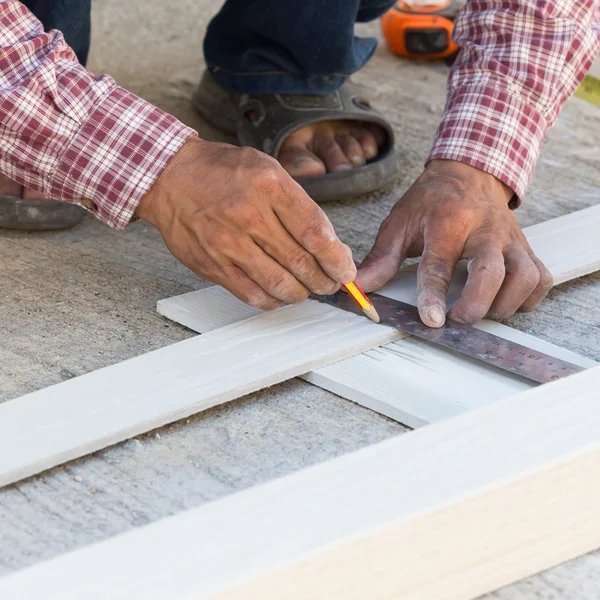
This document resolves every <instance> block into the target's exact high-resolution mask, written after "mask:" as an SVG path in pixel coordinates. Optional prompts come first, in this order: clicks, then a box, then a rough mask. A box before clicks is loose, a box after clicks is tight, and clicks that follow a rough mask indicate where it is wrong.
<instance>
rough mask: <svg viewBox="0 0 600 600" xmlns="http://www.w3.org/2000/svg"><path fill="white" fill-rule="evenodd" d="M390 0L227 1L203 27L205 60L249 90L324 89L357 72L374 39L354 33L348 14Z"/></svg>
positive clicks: (233, 86)
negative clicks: (205, 26) (315, 0)
mask: <svg viewBox="0 0 600 600" xmlns="http://www.w3.org/2000/svg"><path fill="white" fill-rule="evenodd" d="M392 4H393V1H390V0H363V1H362V2H361V1H360V0H327V1H324V2H303V1H301V0H299V1H293V0H287V1H286V2H281V1H279V0H255V1H254V2H248V0H227V2H225V5H224V6H223V8H222V9H221V12H219V14H218V15H217V16H216V17H215V18H214V19H213V20H212V22H211V23H210V25H209V26H208V30H207V33H206V38H205V41H204V55H205V58H206V63H207V65H208V68H209V70H210V72H211V73H212V75H213V77H214V78H215V80H216V81H217V82H218V83H219V84H220V85H221V86H223V87H224V88H226V89H228V90H234V91H239V92H249V93H259V94H260V93H268V94H273V93H291V94H327V93H329V92H332V91H334V90H336V89H337V88H338V87H339V86H340V85H341V84H342V83H343V82H344V80H345V79H346V77H347V76H348V75H351V74H352V73H355V72H356V71H358V70H359V69H360V68H361V67H362V66H363V65H364V64H365V63H366V62H367V61H368V59H369V58H370V57H371V55H372V54H373V52H374V51H375V48H376V46H377V40H376V39H375V38H359V37H356V36H355V35H354V24H355V22H356V21H362V22H364V21H370V20H373V19H375V18H377V17H378V16H380V15H381V14H383V13H384V12H385V11H386V10H387V9H388V8H390V6H391V5H392Z"/></svg>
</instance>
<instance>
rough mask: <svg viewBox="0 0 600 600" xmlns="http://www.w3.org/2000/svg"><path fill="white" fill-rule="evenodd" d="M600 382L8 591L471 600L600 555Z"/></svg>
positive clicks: (44, 571) (586, 376)
mask: <svg viewBox="0 0 600 600" xmlns="http://www.w3.org/2000/svg"><path fill="white" fill-rule="evenodd" d="M599 472H600V368H594V369H590V370H588V371H586V372H584V373H581V374H578V375H575V376H573V377H571V378H569V379H566V380H562V381H558V382H556V383H551V384H548V385H545V386H541V387H538V388H536V389H534V390H530V391H528V392H525V393H523V394H519V395H516V396H513V397H511V398H508V399H505V400H502V401H500V402H497V403H495V404H492V405H490V406H487V407H485V408H482V409H481V410H478V411H473V412H471V413H467V414H464V415H461V416H459V417H455V418H452V419H448V420H447V421H444V422H442V423H437V424H435V425H431V426H430V427H425V428H423V429H421V430H418V431H415V432H411V433H407V434H404V435H401V436H399V437H397V438H394V439H391V440H388V441H386V442H382V443H380V444H376V445H374V446H371V447H368V448H365V449H362V450H359V451H357V452H354V453H351V454H347V455H345V456H342V457H340V458H336V459H334V460H332V461H329V462H326V463H322V464H320V465H317V466H314V467H311V468H309V469H305V470H302V471H299V472H296V473H294V474H292V475H289V476H287V477H283V478H281V479H278V480H275V481H272V482H269V483H267V484H263V485H260V486H256V487H254V488H251V489H249V490H247V491H243V492H241V493H238V494H234V495H232V496H229V497H227V498H225V499H223V500H220V501H217V502H214V503H209V504H205V505H203V506H201V507H199V508H196V509H193V510H190V511H187V512H184V513H181V514H179V515H177V516H174V517H170V518H167V519H164V520H161V521H158V522H156V523H153V524H151V525H148V526H145V527H143V528H140V529H138V530H134V531H132V532H130V533H126V534H124V535H120V536H118V537H115V538H112V539H110V540H108V541H106V542H103V543H100V544H97V545H95V546H91V547H89V548H86V549H83V550H79V551H76V552H74V553H71V554H67V555H63V556H61V557H58V558H57V559H54V560H51V561H49V562H46V563H42V564H39V565H37V566H34V567H32V568H29V569H26V570H23V571H21V572H17V573H16V574H14V575H11V576H9V577H6V578H4V579H0V598H2V599H3V600H16V599H19V600H20V599H23V598H27V599H28V600H35V599H37V598H43V599H44V600H59V599H60V600H79V599H80V598H85V599H86V600H101V599H102V600H103V599H105V598H111V599H120V598H122V599H125V598H126V599H127V600H133V599H137V598H139V599H143V600H164V598H170V599H172V600H184V599H185V600H188V599H194V600H208V599H211V600H311V599H312V600H316V599H321V598H327V599H328V600H364V599H365V598H373V599H376V600H397V599H399V598H402V600H434V599H435V600H437V599H440V598H443V599H444V600H468V599H471V598H475V597H478V596H480V595H481V594H484V593H487V592H489V591H491V590H493V589H496V588H498V587H500V586H503V585H506V584H508V583H511V582H513V581H516V580H519V579H522V578H524V577H526V576H529V575H532V574H534V573H536V572H539V571H541V570H544V569H547V568H549V567H552V566H554V565H556V564H558V563H560V562H563V561H565V560H568V559H571V558H573V557H575V556H578V555H580V554H583V553H585V552H588V551H590V550H592V549H594V548H597V547H598V546H600V511H598V506H600V478H599V477H598V473H599Z"/></svg>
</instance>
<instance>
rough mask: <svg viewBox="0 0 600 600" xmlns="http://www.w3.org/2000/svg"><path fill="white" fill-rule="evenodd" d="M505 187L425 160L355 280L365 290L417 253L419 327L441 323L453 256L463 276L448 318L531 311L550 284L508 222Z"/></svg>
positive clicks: (470, 319)
mask: <svg viewBox="0 0 600 600" xmlns="http://www.w3.org/2000/svg"><path fill="white" fill-rule="evenodd" d="M511 196H512V191H511V190H510V189H509V188H508V187H507V186H505V185H504V184H503V183H501V182H500V181H499V180H498V179H496V178H495V177H493V176H492V175H489V174H487V173H485V172H484V171H480V170H479V169H476V168H474V167H470V166H468V165H465V164H462V163H459V162H456V161H449V160H439V161H432V162H431V163H429V165H428V166H427V168H426V169H425V171H424V172H423V174H422V175H421V176H420V177H419V179H417V181H416V182H415V183H414V184H413V185H412V187H411V188H410V189H409V190H408V191H407V192H406V194H405V195H404V196H403V197H402V198H401V199H400V200H399V201H398V203H397V204H396V205H395V206H394V208H393V209H392V212H391V213H390V215H389V217H388V218H387V219H386V220H385V221H384V222H383V224H382V226H381V228H380V230H379V233H378V235H377V239H376V241H375V244H374V246H373V248H372V249H371V251H370V253H369V255H368V256H367V257H366V258H365V260H364V262H363V263H362V267H361V269H360V271H359V273H358V278H357V281H358V283H359V284H360V285H362V287H363V288H364V289H365V291H373V290H376V289H377V288H379V287H381V286H382V285H383V284H384V283H386V282H387V281H388V280H389V279H391V278H392V277H393V276H394V275H395V273H396V271H397V270H398V268H399V267H400V265H401V264H402V262H403V261H404V259H405V258H407V257H414V256H419V255H422V258H421V263H420V265H419V269H418V284H417V299H418V307H419V314H420V315H421V319H422V320H423V322H424V323H425V324H426V325H429V326H430V327H440V326H441V325H443V323H444V321H445V313H446V293H447V291H448V286H449V284H450V279H451V277H452V274H453V272H454V269H455V267H456V263H457V262H458V261H459V260H460V259H463V258H465V259H468V261H469V262H468V271H469V276H468V280H467V284H466V286H465V288H464V290H463V292H462V294H461V297H460V299H459V300H458V301H457V302H456V304H455V305H454V306H453V308H452V310H451V311H450V313H449V316H450V317H451V318H453V319H457V320H459V321H463V322H465V323H474V322H476V321H478V320H479V319H482V318H483V317H485V316H486V315H489V316H491V317H493V318H498V319H499V318H505V317H508V316H510V315H512V314H513V313H514V312H515V311H517V310H522V311H529V310H533V309H534V308H535V307H536V306H537V305H538V304H539V303H540V302H541V301H542V300H543V299H544V298H545V296H546V294H547V293H548V290H549V289H550V288H551V287H552V276H551V275H550V273H549V271H548V269H546V267H545V266H544V265H543V264H542V262H541V261H540V260H539V259H538V258H537V257H536V256H535V254H534V253H533V251H532V250H531V248H530V246H529V244H528V243H527V240H526V239H525V236H524V235H523V232H522V231H521V229H520V227H519V226H518V225H517V223H516V221H515V217H514V215H513V213H512V211H511V210H510V209H509V208H508V201H509V200H510V197H511Z"/></svg>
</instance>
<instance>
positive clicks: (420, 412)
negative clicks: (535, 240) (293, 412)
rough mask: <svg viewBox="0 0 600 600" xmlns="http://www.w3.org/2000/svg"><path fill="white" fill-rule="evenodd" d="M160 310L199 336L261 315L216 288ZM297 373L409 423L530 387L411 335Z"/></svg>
mask: <svg viewBox="0 0 600 600" xmlns="http://www.w3.org/2000/svg"><path fill="white" fill-rule="evenodd" d="M413 278H414V271H413V268H410V269H405V270H403V271H402V274H401V275H400V276H399V278H398V279H397V280H396V282H395V283H394V284H393V285H390V286H387V287H386V289H384V290H383V292H384V293H386V294H387V295H391V296H393V297H396V298H397V299H400V300H404V301H407V300H411V298H412V297H413V290H414V286H415V282H414V281H413ZM455 293H457V291H456V289H455ZM412 299H414V298H412ZM158 312H159V313H160V314H162V315H164V316H166V317H168V318H169V319H171V320H173V321H176V322H177V323H180V324H182V325H184V326H186V327H188V328H190V329H192V330H194V331H197V332H198V333H206V332H208V331H212V330H214V329H217V328H219V327H222V326H225V325H228V324H230V323H235V322H237V321H238V320H241V319H244V318H248V317H249V316H252V315H256V314H259V313H260V311H258V310H257V309H255V308H252V307H250V306H247V305H245V304H244V303H242V302H240V301H239V300H237V298H235V297H234V296H232V295H231V294H230V293H229V292H227V291H226V290H224V289H223V288H220V287H217V286H214V287H211V288H206V289H203V290H199V291H196V292H190V293H188V294H183V295H182V296H175V297H173V298H167V299H166V300H160V301H159V303H158ZM477 327H478V328H480V329H484V330H486V331H489V332H490V333H494V334H495V335H498V336H500V337H504V338H506V339H510V340H512V341H514V342H517V343H519V344H523V345H524V346H527V347H529V348H532V349H534V350H538V351H541V352H545V353H546V354H549V355H551V356H556V357H557V358H561V359H563V360H567V361H569V362H572V363H574V364H578V365H580V366H582V367H592V366H594V365H596V363H595V362H594V361H593V360H591V359H589V358H585V357H583V356H580V355H578V354H576V353H574V352H571V351H569V350H566V349H564V348H560V347H559V346H556V345H554V344H551V343H549V342H546V341H544V340H541V339H539V338H536V337H534V336H531V335H528V334H526V333H522V332H520V331H518V330H516V329H512V328H510V327H506V326H505V325H502V324H500V323H494V322H493V321H489V320H483V321H481V322H480V323H478V324H477ZM302 377H303V379H305V380H306V381H309V382H310V383H313V384H315V385H318V386H320V387H322V388H324V389H327V390H329V391H331V392H334V393H335V394H338V395H339V396H342V397H344V398H347V399H348V400H351V401H353V402H356V403H358V404H361V405H362V406H365V407H367V408H370V409H371V410H375V411H377V412H379V413H381V414H383V415H386V416H387V417H390V418H392V419H395V420H397V421H400V422H401V423H404V424H405V425H408V426H409V427H413V428H416V427H421V426H423V425H426V424H428V423H434V422H436V421H439V420H441V419H446V418H448V417H451V416H453V415H456V414H459V413H462V412H465V411H468V410H473V409H475V408H480V407H481V406H485V405H487V404H490V403H491V402H496V401H497V400H500V399H501V398H505V397H507V396H510V395H512V394H516V393H518V392H521V391H524V390H527V389H530V388H532V387H534V384H532V383H528V382H527V381H524V380H522V379H520V378H518V377H515V376H512V375H510V374H508V373H504V372H502V371H499V370H497V369H494V368H493V367H488V366H487V365H484V364H482V363H479V362H477V361H474V360H471V359H469V358H465V357H461V356H458V355H456V354H453V353H452V352H448V351H446V350H444V349H441V348H436V347H435V346H433V345H432V344H430V343H427V342H424V341H422V340H418V339H416V338H412V337H409V338H406V339H401V340H398V341H396V342H393V343H391V344H388V345H386V346H383V347H381V348H376V349H373V350H369V351H367V352H365V353H363V354H360V355H356V356H353V357H351V358H348V359H346V360H343V361H340V362H336V363H334V364H330V365H326V366H324V367H321V368H319V369H316V370H313V371H311V372H310V373H307V374H306V375H303V376H302Z"/></svg>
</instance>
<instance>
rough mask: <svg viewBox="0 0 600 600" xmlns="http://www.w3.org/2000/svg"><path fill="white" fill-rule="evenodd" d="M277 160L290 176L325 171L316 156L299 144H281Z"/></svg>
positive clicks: (318, 173) (315, 173) (311, 175)
mask: <svg viewBox="0 0 600 600" xmlns="http://www.w3.org/2000/svg"><path fill="white" fill-rule="evenodd" d="M277 160H279V162H280V163H281V166H282V167H283V168H284V169H285V170H286V171H287V172H288V173H289V174H290V175H291V176H292V177H314V176H315V175H324V174H325V173H326V172H327V170H326V168H325V165H324V164H323V163H322V162H321V161H320V160H319V158H318V157H317V156H315V155H314V154H313V153H312V152H311V151H310V150H308V149H307V148H303V147H300V146H283V147H282V148H281V151H280V152H279V156H278V157H277Z"/></svg>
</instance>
